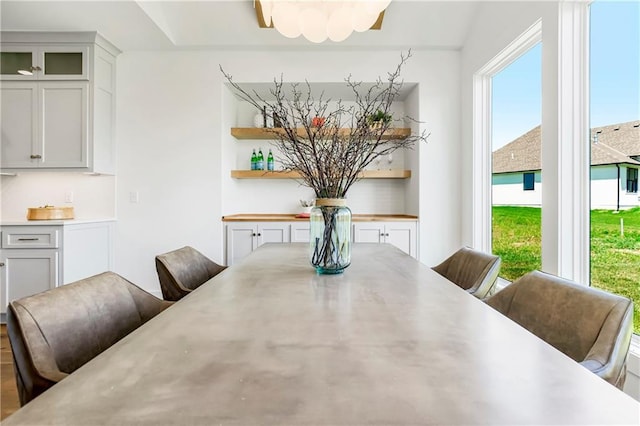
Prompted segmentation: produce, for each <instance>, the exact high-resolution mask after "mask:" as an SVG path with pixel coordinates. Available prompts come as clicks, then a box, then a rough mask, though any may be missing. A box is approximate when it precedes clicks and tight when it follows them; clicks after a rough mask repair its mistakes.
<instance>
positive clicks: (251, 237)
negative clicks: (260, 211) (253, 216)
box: [225, 222, 258, 266]
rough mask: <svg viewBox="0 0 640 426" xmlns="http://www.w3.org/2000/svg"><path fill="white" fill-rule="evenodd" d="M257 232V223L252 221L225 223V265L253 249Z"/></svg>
mask: <svg viewBox="0 0 640 426" xmlns="http://www.w3.org/2000/svg"><path fill="white" fill-rule="evenodd" d="M257 233H258V230H257V225H256V224H255V223H253V222H236V223H231V224H228V225H227V244H226V245H227V250H226V259H225V263H226V264H227V266H231V265H233V264H234V263H236V262H238V261H239V260H240V259H242V258H243V257H245V256H247V255H249V254H250V253H251V252H252V251H253V250H254V249H255V245H256V236H257Z"/></svg>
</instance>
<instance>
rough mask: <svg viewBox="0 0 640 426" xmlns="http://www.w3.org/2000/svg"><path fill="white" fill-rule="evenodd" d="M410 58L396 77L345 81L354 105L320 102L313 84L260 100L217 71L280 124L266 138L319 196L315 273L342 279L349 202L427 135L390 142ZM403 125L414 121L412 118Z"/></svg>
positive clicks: (280, 88) (280, 87)
mask: <svg viewBox="0 0 640 426" xmlns="http://www.w3.org/2000/svg"><path fill="white" fill-rule="evenodd" d="M410 56H411V51H409V52H407V53H406V54H404V53H403V54H401V55H400V62H399V64H398V65H397V67H396V68H395V70H394V71H392V72H389V73H388V74H387V77H386V78H385V79H382V78H380V77H379V78H378V79H377V80H376V81H375V82H374V83H371V84H364V83H363V82H361V81H356V80H354V79H353V78H352V76H351V75H349V76H348V77H346V78H345V84H346V85H347V87H348V88H349V89H350V91H351V92H352V93H353V99H354V101H353V102H349V103H347V102H343V100H341V99H338V100H335V101H334V100H332V99H330V98H325V96H324V92H322V93H321V94H320V95H319V96H315V95H314V93H313V91H312V87H311V84H310V83H309V82H305V83H285V82H284V80H283V77H282V76H281V77H280V79H279V80H278V79H274V84H273V87H272V88H271V89H270V96H268V97H267V96H263V95H261V94H259V93H258V92H257V91H255V90H248V89H245V88H243V87H242V85H240V84H238V83H236V82H235V81H233V78H232V76H231V75H230V74H228V73H227V72H226V71H225V70H224V69H223V68H222V66H221V67H220V70H221V72H222V73H223V75H224V77H225V78H226V80H227V81H228V83H229V84H230V86H231V88H232V89H233V91H234V92H235V94H236V96H238V98H240V99H241V100H243V101H246V102H248V103H250V104H252V105H253V106H255V107H256V108H257V109H258V110H263V108H266V110H267V111H268V112H269V113H270V114H272V115H273V116H277V117H278V118H279V121H280V127H277V128H271V129H268V130H267V131H270V132H271V133H272V135H273V144H274V146H275V148H276V150H277V151H278V153H279V157H280V164H281V167H282V169H283V170H289V171H296V172H298V173H299V175H300V178H299V179H300V181H301V182H302V184H303V185H305V186H308V187H309V188H311V189H313V191H314V192H315V196H316V200H317V201H316V208H315V209H317V210H316V214H315V215H314V211H312V214H311V219H310V220H311V225H312V226H311V228H312V231H311V236H310V237H311V238H310V260H311V263H312V265H313V266H314V267H316V269H317V271H318V272H321V273H339V272H342V271H343V270H344V269H345V268H346V267H347V266H348V265H349V263H350V238H349V236H350V231H349V232H346V231H345V230H344V229H343V228H344V227H345V226H347V227H348V228H350V222H351V213H350V211H349V212H348V214H345V209H346V210H347V211H348V208H347V207H346V201H345V200H346V196H347V192H348V191H349V189H350V188H351V186H352V185H353V184H354V183H356V182H357V181H358V180H359V179H361V178H362V172H363V170H364V169H365V168H366V167H367V166H368V165H369V164H371V163H372V162H373V161H375V160H376V159H378V158H379V157H384V156H388V155H389V154H391V153H392V152H394V151H396V150H398V149H406V148H412V147H413V146H414V144H415V143H417V142H419V141H426V140H427V138H428V136H429V135H428V134H427V133H426V131H422V132H421V133H419V134H412V135H410V136H408V137H406V138H401V139H399V140H397V141H394V142H393V143H389V141H388V136H389V135H390V134H392V133H393V132H394V129H393V128H391V125H392V122H393V121H394V120H393V113H392V104H393V102H394V100H395V99H396V98H397V97H398V96H399V95H400V92H401V89H402V86H403V81H402V80H401V70H402V67H403V65H404V64H405V63H406V61H407V60H408V59H409V57H410ZM314 117H322V118H323V120H313V118H314ZM372 117H376V118H379V119H378V120H375V121H379V122H380V124H379V125H376V126H372V125H371V121H372ZM398 119H399V120H411V121H413V119H412V118H410V117H402V118H398ZM315 209H314V210H315ZM314 217H315V219H316V221H321V222H322V230H321V231H316V232H314V229H315V228H316V227H314ZM347 219H348V220H347ZM347 222H348V223H347ZM347 230H349V229H347Z"/></svg>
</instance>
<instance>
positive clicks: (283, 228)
mask: <svg viewBox="0 0 640 426" xmlns="http://www.w3.org/2000/svg"><path fill="white" fill-rule="evenodd" d="M290 231H291V225H290V224H289V223H284V222H263V223H259V224H258V245H259V246H261V245H262V244H264V243H288V242H290V241H291V232H290Z"/></svg>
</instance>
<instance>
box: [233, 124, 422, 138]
mask: <svg viewBox="0 0 640 426" xmlns="http://www.w3.org/2000/svg"><path fill="white" fill-rule="evenodd" d="M296 130H297V132H298V136H299V137H301V138H303V137H305V136H306V135H307V133H306V130H305V129H304V128H302V127H300V128H298V129H296ZM350 131H351V129H348V128H343V129H340V134H344V135H347V134H349V132H350ZM283 132H284V130H283V129H282V128H262V127H232V128H231V136H233V137H234V138H236V139H256V140H273V139H276V136H275V134H277V133H283ZM410 135H411V129H409V128H393V129H389V130H387V131H386V132H385V133H384V135H382V140H386V141H391V140H403V139H406V138H407V137H409V136H410Z"/></svg>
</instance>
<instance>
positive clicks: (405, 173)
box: [231, 169, 411, 179]
mask: <svg viewBox="0 0 640 426" xmlns="http://www.w3.org/2000/svg"><path fill="white" fill-rule="evenodd" d="M231 177H232V178H234V179H299V178H300V174H299V173H298V172H292V171H286V172H283V171H274V172H269V171H266V170H231ZM410 177H411V170H399V169H394V170H364V171H363V172H362V178H363V179H407V178H410Z"/></svg>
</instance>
